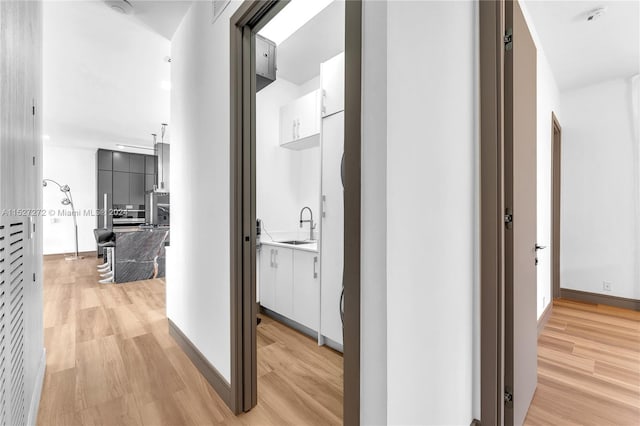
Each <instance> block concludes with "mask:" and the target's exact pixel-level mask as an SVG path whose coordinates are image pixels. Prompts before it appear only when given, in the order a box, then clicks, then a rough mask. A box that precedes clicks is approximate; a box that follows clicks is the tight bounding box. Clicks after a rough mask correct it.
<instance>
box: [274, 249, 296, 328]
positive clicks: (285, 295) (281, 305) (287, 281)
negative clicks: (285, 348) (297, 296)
mask: <svg viewBox="0 0 640 426" xmlns="http://www.w3.org/2000/svg"><path fill="white" fill-rule="evenodd" d="M275 266H276V309H275V311H276V312H277V313H279V314H280V315H284V316H285V317H288V318H292V317H293V249H287V248H282V247H277V248H276V254H275Z"/></svg>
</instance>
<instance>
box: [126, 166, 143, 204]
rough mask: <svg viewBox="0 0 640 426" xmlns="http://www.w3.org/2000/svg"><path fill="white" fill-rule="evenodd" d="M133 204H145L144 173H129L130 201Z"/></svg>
mask: <svg viewBox="0 0 640 426" xmlns="http://www.w3.org/2000/svg"><path fill="white" fill-rule="evenodd" d="M128 204H133V205H142V204H144V174H143V173H130V174H129V203H128Z"/></svg>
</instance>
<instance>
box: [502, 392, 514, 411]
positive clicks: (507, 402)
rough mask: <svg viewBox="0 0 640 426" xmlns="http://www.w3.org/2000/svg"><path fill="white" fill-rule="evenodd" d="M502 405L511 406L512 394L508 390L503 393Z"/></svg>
mask: <svg viewBox="0 0 640 426" xmlns="http://www.w3.org/2000/svg"><path fill="white" fill-rule="evenodd" d="M504 405H506V406H507V407H511V406H512V405H513V392H511V390H510V389H509V388H507V389H506V390H505V391H504Z"/></svg>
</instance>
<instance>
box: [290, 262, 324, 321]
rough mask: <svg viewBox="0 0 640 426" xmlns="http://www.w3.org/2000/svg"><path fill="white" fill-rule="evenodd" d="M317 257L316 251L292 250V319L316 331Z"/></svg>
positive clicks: (318, 274) (318, 303) (318, 289)
mask: <svg viewBox="0 0 640 426" xmlns="http://www.w3.org/2000/svg"><path fill="white" fill-rule="evenodd" d="M318 258H319V256H318V253H313V252H309V251H301V250H294V252H293V320H294V321H296V322H299V323H300V324H302V325H304V326H305V327H309V328H310V329H312V330H316V331H317V330H318V319H319V316H320V265H319V262H318Z"/></svg>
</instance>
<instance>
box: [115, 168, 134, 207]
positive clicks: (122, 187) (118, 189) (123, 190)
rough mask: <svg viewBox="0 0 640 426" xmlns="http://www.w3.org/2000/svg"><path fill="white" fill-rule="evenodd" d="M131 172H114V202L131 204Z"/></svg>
mask: <svg viewBox="0 0 640 426" xmlns="http://www.w3.org/2000/svg"><path fill="white" fill-rule="evenodd" d="M130 191H131V189H130V188H129V172H113V204H129V193H130Z"/></svg>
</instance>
